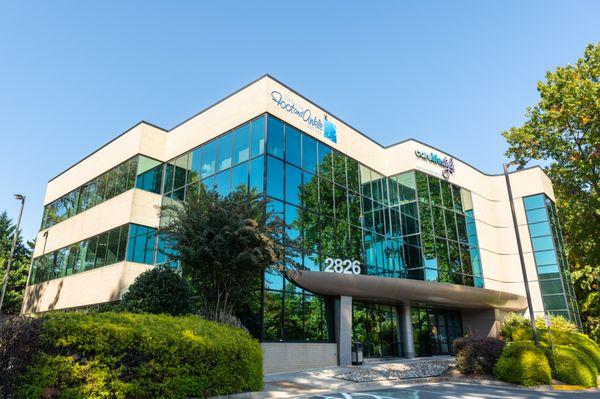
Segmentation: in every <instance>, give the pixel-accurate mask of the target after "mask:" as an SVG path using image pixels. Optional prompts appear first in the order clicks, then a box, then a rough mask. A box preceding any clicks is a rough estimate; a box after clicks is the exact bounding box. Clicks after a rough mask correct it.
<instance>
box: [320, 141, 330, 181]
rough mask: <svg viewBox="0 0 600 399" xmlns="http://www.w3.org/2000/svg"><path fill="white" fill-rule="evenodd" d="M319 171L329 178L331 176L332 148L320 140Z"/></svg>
mask: <svg viewBox="0 0 600 399" xmlns="http://www.w3.org/2000/svg"><path fill="white" fill-rule="evenodd" d="M318 155H319V173H320V174H321V175H322V176H324V177H327V178H329V179H331V178H332V176H331V148H330V147H328V146H326V145H325V144H323V143H321V142H319V151H318Z"/></svg>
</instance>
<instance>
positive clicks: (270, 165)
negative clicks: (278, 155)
mask: <svg viewBox="0 0 600 399" xmlns="http://www.w3.org/2000/svg"><path fill="white" fill-rule="evenodd" d="M267 194H268V195H270V196H271V197H274V198H277V199H283V162H281V161H280V160H278V159H275V158H273V157H267Z"/></svg>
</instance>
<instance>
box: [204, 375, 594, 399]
mask: <svg viewBox="0 0 600 399" xmlns="http://www.w3.org/2000/svg"><path fill="white" fill-rule="evenodd" d="M384 382H387V383H394V384H415V385H416V384H427V383H441V382H453V383H457V384H463V385H480V386H489V387H498V388H512V389H518V390H522V391H529V392H556V393H558V392H586V391H587V392H597V391H598V392H600V389H598V388H596V389H594V388H590V389H584V390H581V389H578V390H555V389H553V387H552V385H540V386H537V387H524V386H521V385H517V384H512V383H510V382H504V381H497V380H479V379H467V378H456V377H444V376H439V377H419V378H404V379H391V380H378V381H369V382H361V383H352V384H351V385H347V386H344V389H343V390H344V391H347V392H353V391H358V390H365V391H369V390H374V389H377V388H378V387H379V386H380V385H381V383H384ZM277 392H278V393H280V392H281V391H277ZM327 392H332V390H331V389H319V388H315V389H314V390H311V391H310V392H302V391H295V390H291V391H289V392H286V393H285V394H283V395H281V396H280V395H276V394H275V391H259V392H242V393H237V394H232V395H224V396H213V397H212V399H263V398H271V397H277V396H280V397H282V398H283V397H304V396H309V395H315V394H322V393H327Z"/></svg>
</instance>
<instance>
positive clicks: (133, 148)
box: [23, 75, 580, 372]
mask: <svg viewBox="0 0 600 399" xmlns="http://www.w3.org/2000/svg"><path fill="white" fill-rule="evenodd" d="M510 179H511V184H512V187H513V195H514V199H515V201H514V204H515V207H516V212H517V219H518V225H519V230H520V234H521V240H522V245H523V251H524V255H525V263H526V268H527V273H528V280H529V281H528V282H527V284H528V285H529V288H530V290H531V293H532V301H533V308H534V309H533V310H534V312H535V313H536V314H538V315H542V314H548V313H551V314H560V315H563V316H565V317H567V318H569V319H571V320H572V321H574V322H575V323H577V324H580V321H579V315H578V310H577V305H576V301H575V297H574V293H573V288H572V284H571V280H570V276H569V269H568V265H567V263H566V256H565V250H564V245H563V241H562V234H561V231H560V225H559V223H558V215H557V213H556V208H555V206H554V202H553V198H554V193H553V191H552V185H551V183H550V181H549V179H548V177H547V176H546V175H545V174H544V172H543V171H542V170H541V169H540V168H538V167H535V168H529V169H525V170H520V171H517V172H513V173H511V174H510ZM200 184H204V185H205V186H207V187H213V188H215V189H216V190H217V191H218V192H219V193H220V194H222V195H227V194H228V193H230V192H231V190H233V189H236V188H239V187H240V186H242V187H245V188H246V189H249V190H254V191H256V192H258V193H261V194H263V195H265V196H266V197H267V198H268V200H269V202H268V208H269V211H271V212H272V214H273V215H276V216H279V217H280V218H281V219H282V220H283V221H284V225H285V227H284V228H285V230H286V234H285V236H286V237H287V238H289V239H291V240H294V242H295V243H300V244H301V250H299V251H295V252H294V253H293V254H291V255H290V257H289V258H290V259H291V261H290V262H291V263H293V265H294V267H291V266H290V267H286V272H285V273H284V274H282V273H280V272H279V271H275V270H273V271H270V272H268V273H266V274H265V276H264V278H263V280H262V282H261V284H260V286H258V285H257V289H256V290H255V294H254V296H253V298H251V300H250V301H249V304H248V306H247V309H242V310H240V313H239V316H240V318H241V319H242V321H243V322H244V324H245V325H246V326H247V327H248V329H249V330H250V331H251V332H252V333H253V334H254V335H255V336H256V337H257V338H259V339H260V340H261V342H262V345H263V350H264V359H265V360H264V361H265V370H266V371H267V372H270V371H285V370H291V369H297V368H305V367H316V366H326V365H333V364H348V363H349V362H350V348H351V343H352V342H353V341H359V342H362V343H363V344H364V351H365V355H366V356H370V357H386V356H408V357H411V356H427V355H435V354H448V353H451V352H452V341H453V339H454V338H456V337H459V336H463V335H464V334H467V333H468V334H473V335H482V336H488V335H491V336H494V335H497V333H498V328H499V323H500V322H501V321H502V319H503V317H504V315H505V314H506V313H507V312H511V311H515V312H524V311H525V310H526V308H527V302H526V299H525V297H524V282H523V278H522V273H521V267H520V263H519V255H518V252H517V243H516V238H515V234H514V227H513V223H512V219H511V212H510V204H509V201H508V194H507V189H506V183H505V180H504V176H502V175H488V174H485V173H483V172H481V171H479V170H477V169H476V168H474V167H472V166H470V165H468V164H466V163H465V162H462V161H460V160H458V159H454V158H452V157H451V156H450V155H448V154H445V153H444V152H443V151H441V150H438V149H436V148H434V147H432V146H429V145H427V144H424V143H421V142H419V141H417V140H414V139H409V140H405V141H402V142H399V143H397V144H394V145H391V146H388V147H383V146H381V145H380V144H378V143H376V142H374V141H373V140H371V139H369V138H368V137H366V136H365V135H363V134H362V133H360V132H359V131H357V130H356V129H354V128H352V127H351V126H349V125H348V124H346V123H344V122H343V121H342V120H340V119H338V118H336V117H335V116H333V115H332V114H330V113H329V112H327V111H325V110H323V109H322V108H320V107H318V106H317V105H315V104H314V103H312V102H310V101H309V100H307V99H305V98H304V97H302V96H301V95H300V94H298V93H297V92H295V91H293V90H292V89H290V88H289V87H287V86H285V85H283V84H282V83H280V82H278V81H277V80H275V79H274V78H272V77H270V76H268V75H266V76H264V77H262V78H260V79H258V80H257V81H255V82H253V83H251V84H250V85H248V86H246V87H244V88H243V89H241V90H239V91H238V92H236V93H234V94H232V95H230V96H229V97H227V98H225V99H223V100H221V101H220V102H218V103H216V104H214V105H213V106H211V107H209V108H207V109H205V110H204V111H202V112H200V113H199V114H197V115H195V116H194V117H192V118H190V119H188V120H187V121H185V122H183V123H182V124H180V125H178V126H176V127H175V128H173V129H171V130H169V131H166V130H164V129H161V128H158V127H156V126H154V125H151V124H148V123H145V122H140V123H139V124H137V125H136V126H134V127H132V128H131V129H129V130H128V131H126V132H125V133H123V134H121V135H120V136H118V137H117V138H116V139H114V140H113V141H111V142H109V143H108V144H106V145H105V146H103V147H101V148H100V149H98V150H97V151H96V152H94V153H93V154H91V155H89V156H87V157H86V158H84V159H83V160H81V161H80V162H78V163H77V164H75V165H73V166H72V167H70V168H69V169H67V170H65V171H64V172H62V173H61V174H59V175H58V176H56V177H55V178H53V179H52V180H50V182H49V183H48V187H47V191H46V198H45V204H46V205H45V207H44V214H43V218H42V224H41V230H40V232H39V234H38V237H37V241H36V247H35V251H34V261H33V264H32V269H31V273H30V276H29V282H28V286H27V289H26V295H25V300H24V304H23V312H24V313H32V312H44V311H48V310H52V309H71V308H80V307H86V306H92V305H97V304H102V303H107V302H114V301H118V300H119V298H120V297H121V295H122V294H123V293H124V292H125V291H126V290H127V287H128V286H129V285H130V284H131V283H132V282H133V280H134V279H135V278H136V276H138V275H139V274H140V273H142V272H143V271H145V270H147V269H149V268H151V267H153V266H154V265H157V264H162V263H165V262H169V259H168V255H167V254H168V247H167V246H166V243H165V242H164V240H161V237H160V234H159V233H158V231H159V227H160V225H161V215H160V212H159V211H158V210H159V209H160V206H161V205H165V204H169V203H173V202H177V201H181V200H184V199H185V198H186V197H187V196H189V195H190V194H191V193H193V192H195V191H197V190H198V188H199V187H200ZM163 223H164V220H163ZM286 266H288V265H286Z"/></svg>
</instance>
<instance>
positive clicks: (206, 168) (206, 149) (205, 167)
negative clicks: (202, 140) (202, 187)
mask: <svg viewBox="0 0 600 399" xmlns="http://www.w3.org/2000/svg"><path fill="white" fill-rule="evenodd" d="M200 151H201V152H202V168H201V173H200V177H206V176H210V175H212V174H214V173H215V162H216V157H217V143H216V142H215V141H211V142H210V143H208V144H206V145H205V146H203V147H202V148H201V149H200Z"/></svg>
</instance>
